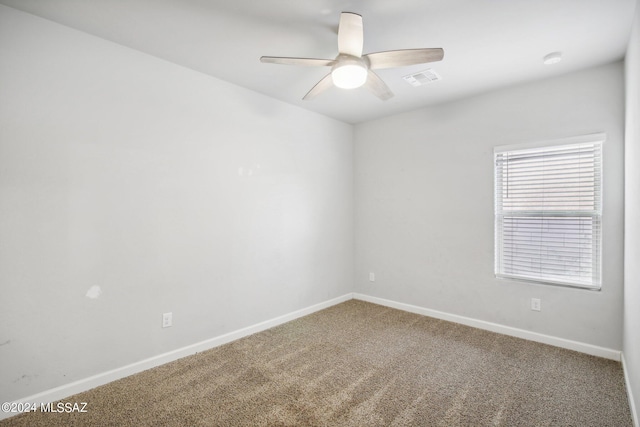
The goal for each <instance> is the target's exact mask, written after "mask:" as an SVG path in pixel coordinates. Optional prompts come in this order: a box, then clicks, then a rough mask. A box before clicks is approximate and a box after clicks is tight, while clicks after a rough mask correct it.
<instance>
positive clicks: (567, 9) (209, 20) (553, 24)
mask: <svg viewBox="0 0 640 427" xmlns="http://www.w3.org/2000/svg"><path fill="white" fill-rule="evenodd" d="M0 3H4V4H6V5H8V6H11V7H14V8H16V9H19V10H23V11H26V12H30V13H33V14H35V15H38V16H41V17H44V18H47V19H50V20H53V21H56V22H59V23H61V24H64V25H67V26H69V27H72V28H76V29H78V30H82V31H85V32H87V33H90V34H93V35H96V36H99V37H102V38H104V39H107V40H111V41H113V42H116V43H119V44H122V45H124V46H128V47H131V48H133V49H137V50H139V51H142V52H146V53H149V54H151V55H154V56H157V57H159V58H163V59H166V60H168V61H171V62H173V63H176V64H180V65H183V66H185V67H189V68H191V69H194V70H197V71H200V72H203V73H206V74H210V75H212V76H215V77H218V78H221V79H223V80H227V81H229V82H232V83H235V84H237V85H240V86H244V87H246V88H249V89H252V90H255V91H257V92H260V93H263V94H265V95H268V96H271V97H274V98H277V99H281V100H283V101H285V102H288V103H291V104H294V105H299V106H301V107H303V108H306V109H308V110H312V111H316V112H318V113H321V114H324V115H327V116H330V117H333V118H336V119H338V120H342V121H345V122H348V123H358V122H361V121H365V120H369V119H373V118H378V117H382V116H386V115H390V114H395V113H399V112H402V111H407V110H411V109H415V108H419V107H422V106H427V105H431V104H436V103H441V102H445V101H448V100H453V99H458V98H462V97H466V96H470V95H473V94H476V93H481V92H485V91H488V90H491V89H495V88H498V87H501V86H507V85H512V84H515V83H519V82H524V81H529V80H536V79H542V78H546V77H550V76H553V75H557V74H562V73H566V72H569V71H574V70H578V69H582V68H588V67H592V66H595V65H599V64H605V63H608V62H612V61H615V60H619V59H622V58H623V57H624V53H625V50H626V47H627V41H628V39H629V35H630V30H631V23H632V19H633V10H634V7H635V3H636V1H635V0H398V1H390V0H304V1H303V0H297V1H296V0H0ZM342 11H348V12H356V13H359V14H361V15H362V16H363V20H364V52H365V53H370V52H377V51H383V50H393V49H409V48H422V47H442V48H443V49H444V51H445V57H444V60H443V61H441V62H436V63H432V64H423V65H417V66H410V67H403V68H398V69H391V70H379V72H378V74H379V75H380V76H381V77H382V78H383V79H384V80H385V82H386V83H387V84H388V85H389V87H390V88H391V90H392V91H393V92H394V93H395V97H394V98H392V99H390V100H389V101H380V100H379V99H377V98H376V97H374V96H373V95H371V94H370V93H369V92H367V91H366V90H365V89H364V88H360V89H354V90H349V91H347V90H341V89H337V88H332V89H330V90H329V91H327V92H325V93H323V94H321V95H320V96H318V97H317V98H315V99H313V100H311V101H302V97H303V96H304V95H305V93H307V91H308V90H309V89H310V88H311V87H312V86H313V85H314V84H315V83H316V82H317V81H318V80H320V79H321V78H322V77H323V76H324V75H325V74H326V73H328V71H329V69H328V68H324V67H318V68H311V67H295V66H285V65H275V64H263V63H261V62H260V61H259V58H260V56H262V55H270V56H301V57H315V58H331V59H332V58H334V57H335V56H336V54H337V24H338V20H339V16H340V12H342ZM553 51H561V52H563V54H564V59H563V61H562V62H560V63H559V64H556V65H552V66H545V65H543V63H542V57H543V56H544V55H545V54H547V53H549V52H553ZM427 68H433V69H434V70H436V71H437V72H438V73H439V74H440V75H441V76H442V80H440V81H438V82H434V83H431V84H428V85H425V86H422V87H417V88H414V87H412V86H410V85H409V84H408V83H406V82H405V81H404V80H403V79H402V76H404V75H407V74H410V73H414V72H418V71H422V70H424V69H427Z"/></svg>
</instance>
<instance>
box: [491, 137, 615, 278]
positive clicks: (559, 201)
mask: <svg viewBox="0 0 640 427" xmlns="http://www.w3.org/2000/svg"><path fill="white" fill-rule="evenodd" d="M604 139H605V135H604V134H596V135H586V136H581V137H575V138H569V139H564V140H560V141H553V142H548V143H545V144H536V145H529V146H523V145H520V146H508V147H496V149H495V150H494V160H495V273H496V276H497V277H505V278H513V279H524V280H529V281H536V282H543V283H553V284H559V285H566V286H577V287H583V288H589V289H600V283H601V269H600V258H601V252H602V227H601V224H602V188H601V187H602V186H601V181H602V143H603V142H604Z"/></svg>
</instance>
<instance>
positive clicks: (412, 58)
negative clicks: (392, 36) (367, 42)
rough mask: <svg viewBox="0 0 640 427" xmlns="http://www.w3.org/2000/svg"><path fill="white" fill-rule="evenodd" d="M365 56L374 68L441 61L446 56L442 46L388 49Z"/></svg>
mask: <svg viewBox="0 0 640 427" xmlns="http://www.w3.org/2000/svg"><path fill="white" fill-rule="evenodd" d="M365 58H367V59H368V60H369V64H370V65H369V67H370V68H371V69H372V70H378V69H380V68H392V67H404V66H406V65H415V64H424V63H427V62H435V61H441V60H442V58H444V50H442V49H440V48H429V49H402V50H388V51H386V52H375V53H369V54H367V55H365Z"/></svg>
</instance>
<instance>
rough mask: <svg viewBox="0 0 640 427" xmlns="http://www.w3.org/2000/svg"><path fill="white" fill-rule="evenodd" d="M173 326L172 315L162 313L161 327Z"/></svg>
mask: <svg viewBox="0 0 640 427" xmlns="http://www.w3.org/2000/svg"><path fill="white" fill-rule="evenodd" d="M169 326H173V313H162V327H163V328H168V327H169Z"/></svg>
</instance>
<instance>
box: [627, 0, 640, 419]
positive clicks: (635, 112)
mask: <svg viewBox="0 0 640 427" xmlns="http://www.w3.org/2000/svg"><path fill="white" fill-rule="evenodd" d="M635 16H636V17H635V22H634V25H633V32H632V34H631V40H630V42H629V49H628V50H627V57H626V60H625V65H626V70H625V71H626V90H627V97H626V101H627V109H626V117H627V120H626V135H625V146H624V148H625V245H624V260H625V262H624V347H623V352H624V359H625V362H626V368H627V375H628V379H629V384H628V386H629V388H630V390H631V391H632V395H633V398H634V402H635V409H636V417H637V416H638V414H637V411H638V410H640V6H636V15H635Z"/></svg>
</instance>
